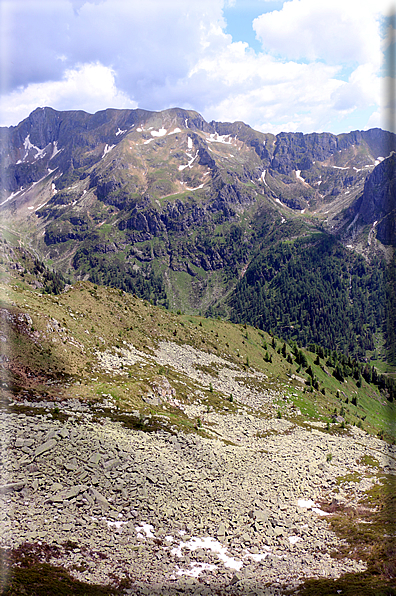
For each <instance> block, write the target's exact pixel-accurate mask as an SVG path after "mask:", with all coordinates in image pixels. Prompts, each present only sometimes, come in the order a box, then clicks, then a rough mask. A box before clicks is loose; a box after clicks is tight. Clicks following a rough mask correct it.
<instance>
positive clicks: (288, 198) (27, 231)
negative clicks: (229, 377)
mask: <svg viewBox="0 0 396 596" xmlns="http://www.w3.org/2000/svg"><path fill="white" fill-rule="evenodd" d="M0 136H1V149H0V150H1V164H2V168H1V183H0V189H1V195H0V209H1V219H2V227H3V229H4V230H5V229H6V230H7V232H8V233H12V234H13V237H14V240H18V242H20V243H22V245H23V246H25V247H26V248H28V249H30V250H31V251H33V254H35V255H36V256H37V257H38V258H39V259H40V260H42V261H43V262H45V263H46V264H47V265H49V266H50V267H51V268H53V269H55V270H56V271H59V272H60V273H62V274H63V275H64V276H65V277H66V278H69V279H70V280H78V279H81V280H84V279H88V280H90V281H92V282H94V283H97V284H104V285H110V286H114V287H118V288H121V289H123V290H126V291H129V292H132V293H135V294H137V295H138V296H141V297H143V298H145V299H149V300H151V301H152V302H153V303H155V304H162V305H165V306H166V307H168V308H170V309H172V310H181V311H182V312H186V313H199V314H205V315H209V316H218V315H219V316H221V317H223V318H229V319H230V320H231V321H234V322H243V321H245V322H246V321H247V322H250V323H251V324H254V325H255V326H257V327H259V328H261V329H264V330H266V331H273V332H275V333H277V334H278V335H279V336H281V337H285V338H291V339H295V340H297V341H299V342H300V343H303V344H306V345H308V343H310V342H311V343H317V344H322V345H325V346H326V347H329V348H331V349H340V350H341V351H344V352H348V353H352V354H355V355H356V356H358V357H360V358H363V357H364V356H365V355H366V354H367V352H368V351H371V352H372V353H375V352H377V353H378V352H379V353H381V350H382V352H383V353H384V350H385V347H388V349H389V348H391V345H390V344H391V343H392V342H391V341H390V337H391V335H392V333H391V332H390V331H389V328H390V327H392V324H391V323H390V320H391V319H392V317H391V314H390V312H389V308H388V309H387V305H388V304H389V302H390V301H389V300H387V297H388V295H389V292H390V284H391V276H390V275H389V271H390V268H389V264H390V263H391V261H392V258H393V257H392V255H393V248H394V246H395V238H396V234H395V171H396V169H395V153H394V150H395V145H396V136H395V135H394V134H392V133H390V132H386V131H383V130H381V129H371V130H367V131H354V132H350V133H346V134H341V135H333V134H330V133H320V134H319V133H312V134H302V133H280V134H277V135H273V134H269V133H268V134H266V133H262V132H259V131H256V130H253V129H252V128H251V127H249V126H248V125H246V124H244V123H243V122H234V123H224V122H215V121H212V122H206V121H205V120H204V119H203V118H202V116H200V115H199V114H198V113H197V112H194V111H191V110H183V109H178V108H174V109H169V110H165V111H162V112H150V111H145V110H142V109H136V110H115V109H108V110H104V111H101V112H97V113H96V114H94V115H91V114H88V113H86V112H82V111H69V112H59V111H56V110H53V109H52V108H38V109H36V110H35V111H34V112H32V113H31V114H30V116H29V117H28V118H27V119H25V120H24V121H22V122H21V123H20V124H18V125H17V126H15V127H9V128H6V127H3V128H1V129H0ZM27 274H29V272H27ZM384 346H385V347H384Z"/></svg>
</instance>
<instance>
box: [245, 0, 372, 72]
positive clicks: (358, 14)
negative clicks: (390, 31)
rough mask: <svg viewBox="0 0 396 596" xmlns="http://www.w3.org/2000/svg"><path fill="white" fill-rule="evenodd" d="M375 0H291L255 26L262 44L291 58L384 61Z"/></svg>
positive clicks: (256, 20) (335, 61)
mask: <svg viewBox="0 0 396 596" xmlns="http://www.w3.org/2000/svg"><path fill="white" fill-rule="evenodd" d="M379 4H381V0H380V2H379V3H377V2H372V0H359V1H358V2H355V1H353V0H352V1H351V0H349V1H348V0H321V1H320V2H318V1H317V0H291V1H289V2H285V4H284V5H283V7H282V9H281V10H278V11H273V12H270V13H266V14H263V15H261V16H259V17H258V18H256V19H255V20H254V22H253V28H254V30H255V31H256V34H257V36H258V38H259V39H260V41H261V43H262V45H263V48H264V49H265V50H268V51H270V52H272V53H274V54H276V55H280V56H283V57H286V58H288V59H296V60H298V59H308V60H325V61H326V62H328V63H333V64H338V63H340V62H343V63H355V62H357V63H362V62H374V63H375V64H379V63H380V62H381V57H382V55H381V52H380V37H379V26H378V23H377V21H376V18H375V17H376V15H377V14H378V6H379Z"/></svg>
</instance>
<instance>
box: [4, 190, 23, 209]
mask: <svg viewBox="0 0 396 596" xmlns="http://www.w3.org/2000/svg"><path fill="white" fill-rule="evenodd" d="M22 191H23V186H22V187H21V189H20V190H17V191H16V192H12V193H11V194H10V196H9V197H7V198H6V199H5V200H4V201H3V202H2V203H0V207H1V206H2V205H5V204H6V203H8V201H11V200H12V199H13V198H14V197H16V196H17V195H19V193H21V192H22Z"/></svg>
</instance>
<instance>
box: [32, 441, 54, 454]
mask: <svg viewBox="0 0 396 596" xmlns="http://www.w3.org/2000/svg"><path fill="white" fill-rule="evenodd" d="M57 444H58V443H57V441H56V440H55V439H49V441H46V442H45V443H43V444H42V445H40V446H39V447H37V449H36V451H35V452H34V457H38V456H39V455H42V454H43V453H46V452H47V451H50V450H51V449H53V448H54V447H55V445H57Z"/></svg>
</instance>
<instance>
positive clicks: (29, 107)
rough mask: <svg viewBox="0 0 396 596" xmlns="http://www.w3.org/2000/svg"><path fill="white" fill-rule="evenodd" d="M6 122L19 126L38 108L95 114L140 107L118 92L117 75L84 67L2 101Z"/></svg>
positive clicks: (97, 66)
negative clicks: (100, 111) (82, 111)
mask: <svg viewBox="0 0 396 596" xmlns="http://www.w3.org/2000/svg"><path fill="white" fill-rule="evenodd" d="M0 106H1V107H0V111H1V113H2V118H3V120H4V121H5V122H12V123H17V122H19V121H21V120H22V119H23V118H25V117H26V116H27V114H29V113H30V112H32V111H33V110H34V109H35V108H37V107H44V106H50V107H53V108H55V109H57V110H85V111H87V112H95V111H98V110H101V109H104V108H105V107H113V108H136V107H137V103H136V102H134V101H132V100H130V99H129V97H128V96H127V95H126V94H125V93H123V92H122V91H120V90H119V89H117V87H116V84H115V75H114V72H113V71H112V70H111V69H110V68H108V67H106V66H103V65H102V64H98V63H96V64H82V65H79V66H78V67H77V68H76V69H69V70H66V71H65V73H64V76H63V78H62V80H60V81H48V82H45V83H31V84H29V85H27V86H26V87H23V88H22V87H21V88H19V89H16V90H14V91H12V92H11V93H9V94H8V95H5V96H3V97H2V98H1V104H0Z"/></svg>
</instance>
